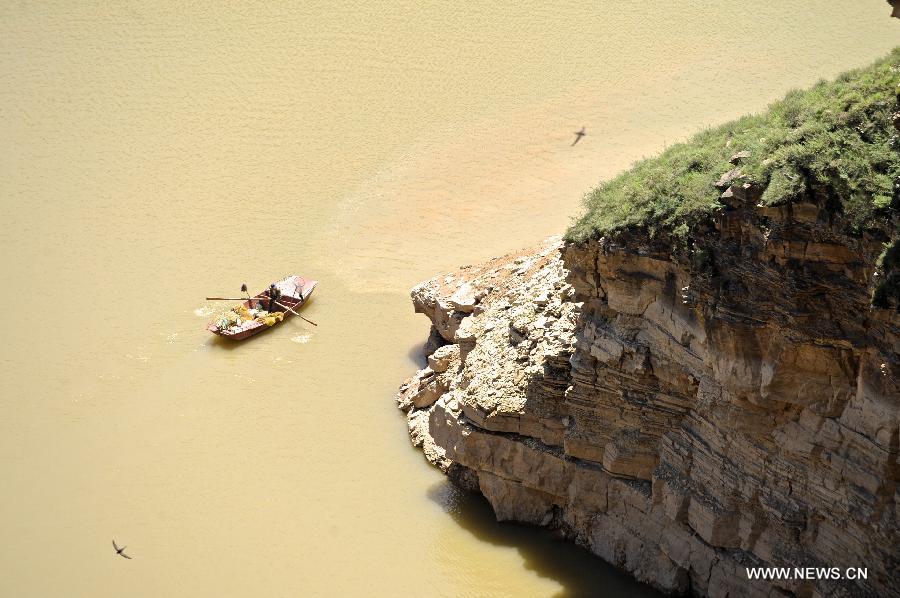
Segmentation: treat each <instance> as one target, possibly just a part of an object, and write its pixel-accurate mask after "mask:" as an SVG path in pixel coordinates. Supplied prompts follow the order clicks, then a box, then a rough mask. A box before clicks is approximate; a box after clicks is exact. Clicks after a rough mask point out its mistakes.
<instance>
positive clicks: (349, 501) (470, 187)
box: [0, 0, 900, 598]
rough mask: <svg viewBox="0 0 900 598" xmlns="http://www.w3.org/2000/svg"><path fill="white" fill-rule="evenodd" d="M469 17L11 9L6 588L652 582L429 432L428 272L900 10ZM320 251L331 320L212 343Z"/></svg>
mask: <svg viewBox="0 0 900 598" xmlns="http://www.w3.org/2000/svg"><path fill="white" fill-rule="evenodd" d="M185 4H190V6H185ZM226 6H228V7H230V8H225V7H226ZM462 6H463V5H457V3H447V2H441V3H431V2H428V3H413V2H396V3H390V4H388V3H382V2H367V3H359V4H357V5H356V6H354V7H353V8H350V7H344V8H341V7H336V6H334V3H331V2H323V3H304V4H303V5H302V6H301V5H295V6H294V7H293V8H288V7H287V6H286V3H280V2H276V3H258V4H249V3H241V4H240V5H238V4H234V3H229V4H222V3H205V2H200V3H183V2H172V3H147V2H143V3H133V4H127V5H126V4H123V3H114V5H112V6H106V3H102V4H101V3H97V4H96V5H93V3H89V2H80V3H73V2H59V3H52V2H50V3H33V2H14V1H12V0H7V1H5V2H3V3H2V5H0V143H2V146H0V149H2V152H0V202H2V204H0V208H2V212H0V244H2V245H0V250H2V255H0V260H2V261H0V279H2V281H3V291H4V296H5V301H4V305H5V308H4V309H3V319H4V323H3V338H2V346H0V368H2V371H0V374H2V375H0V480H2V496H0V537H2V538H3V541H2V543H0V595H2V596H15V597H31V596H34V597H51V596H75V597H81V596H84V597H88V596H90V597H98V596H99V597H105V596H120V595H125V596H130V597H131V598H143V597H160V596H172V597H181V596H185V597H187V596H191V597H196V596H220V597H224V596H336V595H356V596H362V595H372V596H401V595H410V596H549V595H563V596H565V595H573V596H574V595H606V596H631V595H640V594H639V592H641V591H643V590H642V588H641V586H637V585H636V584H634V583H633V582H630V581H629V580H628V579H627V578H625V577H624V576H622V575H620V574H618V573H616V572H614V571H613V570H612V569H611V568H610V567H608V566H606V565H604V564H603V563H601V562H600V561H598V560H596V559H593V558H592V557H590V556H589V555H587V553H585V552H584V551H581V550H580V549H576V548H574V547H571V546H570V545H569V544H566V543H562V542H559V541H557V540H554V539H553V538H551V537H550V536H549V535H547V534H544V533H541V532H539V531H537V530H532V529H529V528H524V527H519V526H512V525H498V524H496V523H494V522H493V517H492V515H491V513H490V511H489V509H488V508H487V506H486V505H485V503H483V502H482V501H480V500H479V499H476V498H473V497H471V496H466V495H461V494H460V493H458V492H456V491H455V490H454V489H453V488H452V487H451V486H449V485H448V484H447V483H446V482H445V480H444V479H443V477H442V476H441V475H440V474H439V473H438V472H437V471H435V470H433V469H431V468H430V467H429V466H428V465H427V464H426V463H425V462H424V459H423V458H422V457H421V455H420V454H419V453H418V452H416V451H415V450H413V449H412V448H410V446H409V442H408V440H407V436H406V430H405V422H404V418H403V417H402V414H400V413H399V412H398V411H397V410H396V409H395V407H394V403H393V400H392V395H393V393H394V391H395V389H396V387H397V385H398V384H399V383H400V382H401V381H402V380H403V379H404V378H405V377H406V376H408V375H409V374H410V373H411V372H412V371H413V370H414V369H415V368H416V363H415V360H416V353H415V348H416V347H417V345H418V344H419V343H420V342H421V341H422V340H423V339H424V338H425V336H426V335H427V331H428V326H427V322H426V320H425V319H424V318H423V317H422V316H416V315H414V314H413V313H412V309H411V306H410V302H409V298H408V294H407V293H408V289H409V288H410V287H411V286H413V285H414V284H415V283H417V282H419V281H420V280H422V279H424V278H427V277H430V276H432V275H433V274H436V273H439V272H441V271H444V270H448V269H450V268H453V267H455V266H457V265H460V264H463V263H470V262H474V261H479V260H484V259H487V258H490V257H492V256H495V255H499V254H501V253H503V252H505V251H508V250H513V249H517V248H520V247H522V246H526V245H531V244H534V243H536V242H537V241H539V240H540V239H542V238H544V237H546V236H548V235H552V234H556V233H560V232H562V231H563V230H564V228H565V227H566V225H567V223H568V222H569V219H570V217H572V216H573V215H575V214H576V213H577V211H578V207H579V201H580V198H581V196H582V194H584V193H585V192H586V191H588V190H589V189H590V188H591V187H592V186H593V185H595V184H596V183H598V182H599V181H600V180H601V179H603V178H605V177H608V176H610V175H612V174H614V173H615V172H617V171H619V170H621V169H623V168H625V167H627V166H628V164H630V163H631V162H633V161H634V160H635V159H638V158H640V157H641V156H645V155H650V154H652V153H654V152H656V151H658V150H659V149H661V148H663V147H664V146H665V145H666V144H671V143H673V142H675V141H677V140H680V139H683V138H684V137H685V136H686V135H687V134H688V133H690V132H691V131H694V130H696V129H697V128H699V127H703V126H705V125H711V124H716V123H719V122H721V121H723V120H726V119H729V118H732V117H736V116H738V115H740V114H742V113H745V112H748V111H755V110H759V109H762V108H764V107H765V105H766V104H767V103H768V102H770V101H772V100H774V99H776V98H777V97H778V96H780V95H781V94H782V93H784V92H785V91H787V90H788V89H790V88H791V87H797V86H805V85H809V84H811V83H813V82H814V81H816V80H817V79H819V78H822V77H831V76H834V75H835V74H837V73H838V72H840V71H842V70H844V69H847V68H849V67H854V66H861V65H864V64H866V63H868V62H869V61H871V60H873V59H875V58H877V57H878V56H880V55H883V54H884V53H886V52H887V51H888V50H889V49H890V48H891V47H892V46H893V45H895V44H896V43H898V41H900V35H898V34H900V26H898V22H897V21H894V20H891V19H889V18H888V13H889V7H888V6H887V5H886V3H885V2H884V1H883V0H853V1H838V0H833V1H829V2H827V3H823V2H821V1H817V0H808V1H801V0H779V1H778V2H740V1H736V0H734V1H732V0H707V1H696V0H672V1H669V2H633V1H624V0H622V1H600V2H594V3H592V4H591V5H590V6H589V7H585V6H582V7H578V6H576V5H574V4H558V3H556V2H545V1H541V2H536V1H526V2H517V3H503V4H502V5H501V4H500V3H491V5H490V6H487V5H481V6H474V5H473V6H468V7H467V8H465V9H463V8H462ZM581 126H585V127H586V128H587V132H588V135H587V137H585V138H584V139H583V140H582V141H581V142H580V143H579V144H578V145H576V146H574V147H571V146H570V144H571V141H572V139H573V136H572V132H573V131H575V130H577V129H579V128H580V127H581ZM294 272H296V273H300V274H303V275H305V276H308V277H314V278H317V279H319V280H320V281H321V284H320V286H319V288H318V289H317V291H316V294H315V296H314V300H313V301H312V302H310V304H309V305H308V306H307V307H306V311H305V315H306V316H307V317H309V318H310V319H312V320H314V321H316V322H317V323H318V327H313V326H310V325H308V324H305V323H303V322H301V321H299V320H298V319H293V320H290V321H289V322H288V323H286V324H284V325H282V326H280V327H277V328H276V329H274V330H272V331H269V332H267V333H265V334H264V335H261V336H260V337H256V338H254V339H251V340H249V341H246V342H244V343H241V344H231V343H226V342H221V341H220V340H219V339H217V338H213V337H212V336H211V335H210V334H209V333H208V332H206V330H205V325H206V323H207V321H208V320H209V319H211V317H212V314H214V313H215V312H217V311H218V310H219V309H221V308H222V307H223V306H222V305H221V304H214V303H209V302H206V301H205V300H204V297H205V296H206V295H229V294H234V293H236V292H237V289H238V288H239V287H240V285H241V283H243V282H246V283H248V284H249V285H250V288H251V289H259V288H262V287H263V286H265V285H267V284H268V283H269V282H271V281H272V280H276V279H278V278H281V277H283V276H284V275H286V274H288V273H294ZM112 538H115V539H116V540H117V542H118V543H119V544H120V545H122V544H125V545H127V546H128V550H127V552H129V553H130V554H131V555H132V556H133V557H134V558H133V560H131V561H125V560H123V559H120V558H117V557H115V555H114V554H113V551H112V546H111V543H110V540H111V539H112Z"/></svg>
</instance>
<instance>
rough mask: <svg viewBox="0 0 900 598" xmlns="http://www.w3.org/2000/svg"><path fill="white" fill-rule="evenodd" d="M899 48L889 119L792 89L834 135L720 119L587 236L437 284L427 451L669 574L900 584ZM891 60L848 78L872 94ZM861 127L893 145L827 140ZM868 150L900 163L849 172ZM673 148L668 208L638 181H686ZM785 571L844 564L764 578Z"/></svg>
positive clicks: (594, 222) (412, 383) (426, 305)
mask: <svg viewBox="0 0 900 598" xmlns="http://www.w3.org/2000/svg"><path fill="white" fill-rule="evenodd" d="M898 62H900V53H898V52H895V53H894V54H893V55H892V56H891V57H889V59H888V60H886V61H882V62H881V63H879V64H878V65H875V66H874V67H873V69H881V70H880V75H879V77H880V79H878V78H877V77H876V79H878V80H879V81H882V80H887V81H892V83H891V84H890V86H889V87H888V88H887V91H886V92H885V94H886V95H883V96H877V97H874V99H873V97H872V95H871V94H869V95H868V96H867V97H865V98H863V97H862V96H860V100H859V101H860V102H861V103H860V104H858V105H856V108H860V109H861V110H863V111H864V112H865V114H867V115H868V116H870V117H871V118H870V119H869V120H859V118H857V117H858V114H857V113H856V112H854V110H855V108H854V105H850V104H848V105H846V106H844V110H843V114H844V115H843V116H841V115H840V114H838V115H834V114H832V113H830V112H828V111H829V110H830V109H829V108H821V107H820V108H821V110H822V111H824V112H823V113H821V114H820V116H821V117H822V118H823V120H822V122H825V123H826V125H824V126H823V127H818V126H814V125H815V123H810V121H809V118H812V117H809V116H807V117H805V118H799V116H798V115H797V114H793V112H792V111H793V108H791V107H790V106H788V109H787V111H786V112H783V114H785V115H787V117H788V118H792V119H795V124H796V127H795V128H796V129H803V130H804V131H805V133H803V134H801V135H800V137H799V139H798V138H797V137H796V136H795V137H791V135H792V133H791V132H790V131H788V132H786V133H784V135H785V139H789V140H790V141H791V144H800V145H803V144H804V143H813V146H812V147H810V148H805V147H802V148H796V147H793V148H792V149H791V150H789V151H788V150H785V151H783V152H781V153H779V152H780V151H781V149H783V148H782V147H780V146H779V147H775V148H773V147H771V146H768V145H767V143H769V142H768V141H766V140H763V141H762V142H760V143H757V144H755V145H754V144H753V143H751V142H750V140H751V138H752V137H753V135H754V133H753V132H752V127H753V126H757V125H760V124H763V125H765V126H767V127H768V126H769V125H771V122H769V121H765V120H764V121H753V122H749V123H748V122H747V121H743V122H744V125H742V127H743V128H740V130H736V129H734V128H732V130H731V132H730V133H729V134H723V135H719V134H718V132H716V131H714V132H712V133H709V132H708V133H704V136H702V137H701V138H700V139H699V142H698V141H697V140H694V141H692V142H691V143H689V144H686V145H684V146H682V147H678V148H675V149H674V150H673V153H672V154H669V155H668V156H666V154H664V155H663V156H662V157H661V158H660V159H659V160H658V161H656V162H652V163H649V164H643V165H638V167H637V169H636V171H632V172H630V173H626V174H625V175H623V177H624V178H622V179H617V180H614V181H613V182H612V183H611V184H608V185H607V186H605V187H601V189H600V190H598V192H599V193H600V195H599V196H596V197H594V198H592V199H589V201H588V212H587V213H586V215H585V218H584V219H582V221H581V222H580V223H579V224H578V225H576V227H574V228H573V231H570V233H569V235H568V237H567V240H565V241H563V240H562V239H558V238H557V239H550V240H547V241H545V242H544V243H543V244H541V245H540V246H539V247H537V248H533V249H530V250H527V251H524V252H521V253H519V254H514V255H510V256H506V257H504V258H498V259H495V260H492V261H490V262H488V263H486V264H484V265H480V266H470V267H466V268H461V269H460V270H458V271H456V272H453V273H451V274H447V275H443V276H438V277H435V278H433V279H431V280H429V281H427V282H425V283H423V284H421V285H419V286H417V287H416V288H415V289H413V291H412V298H413V302H414V305H415V309H416V311H417V312H421V313H424V314H426V315H427V316H428V317H429V318H430V320H431V323H432V335H431V339H430V341H429V343H428V346H427V349H426V352H427V353H428V355H429V357H428V366H427V367H426V368H424V369H423V370H420V371H419V372H417V373H416V374H415V375H414V376H413V377H412V378H411V379H410V380H408V381H407V382H406V383H405V384H404V385H403V386H402V387H401V390H400V393H399V394H398V403H399V406H400V407H401V408H402V409H403V410H404V411H405V412H406V413H407V416H408V422H409V430H410V436H411V438H412V440H413V442H414V444H416V445H417V446H420V447H422V449H423V451H424V453H425V455H426V457H427V458H428V459H429V460H430V461H431V462H432V463H434V464H435V465H436V466H438V467H439V468H441V469H442V470H443V471H445V472H446V473H447V474H448V475H449V476H450V477H451V478H452V479H453V480H455V481H456V482H457V483H458V484H460V485H462V486H464V487H466V488H469V489H472V490H475V491H478V492H481V493H482V494H484V496H485V497H486V498H487V499H488V501H490V503H491V505H492V506H493V509H494V511H495V513H496V515H497V518H498V519H500V520H516V521H523V522H528V523H533V524H536V525H543V526H548V527H551V528H554V529H557V530H559V531H560V533H562V534H564V535H565V536H567V537H569V538H572V539H573V540H574V541H576V542H578V543H579V544H581V545H583V546H585V547H587V548H588V549H589V550H591V551H592V552H594V553H595V554H597V555H599V556H600V557H602V558H603V559H605V560H606V561H608V562H610V563H613V564H615V565H617V566H619V567H621V568H623V569H625V570H627V571H629V572H631V573H632V574H633V575H634V576H635V577H636V578H638V579H639V580H642V581H644V582H646V583H649V584H652V585H654V586H655V587H657V588H659V589H661V590H663V591H665V592H669V593H673V594H696V595H709V596H732V597H734V596H784V595H789V596H790V595H795V596H819V595H821V596H900V580H898V577H897V575H898V573H897V572H898V571H900V548H898V547H900V486H898V481H900V310H898V306H900V298H898V291H897V289H898V286H900V284H898V272H897V264H898V262H900V259H898V256H897V254H898V253H900V251H898V250H897V239H898V226H897V225H898V221H900V184H898V183H897V182H893V185H894V186H893V189H891V187H890V185H891V182H892V181H897V178H896V177H897V173H898V171H897V168H898V165H900V162H897V161H896V158H897V148H898V145H897V144H898V141H897V131H898V130H900V118H898V117H897V116H896V114H895V113H896V112H898V111H900V110H898V105H897V103H896V99H895V97H894V94H895V89H894V86H895V85H896V79H893V80H891V77H893V76H894V75H896V72H897V66H896V65H897V63H898ZM871 70H872V69H870V71H871ZM866 73H869V71H863V72H860V73H855V74H852V75H850V76H845V77H844V78H842V79H841V80H839V83H841V84H846V85H848V86H849V87H847V88H846V89H850V90H851V91H852V92H853V93H852V95H854V97H855V96H856V95H859V94H856V92H858V91H859V87H858V86H857V83H858V82H859V81H860V80H862V79H865V77H866V76H867V75H866ZM885 73H886V74H887V75H888V76H887V77H885V76H882V75H884V74H885ZM874 80H875V79H872V78H870V79H869V81H870V82H871V81H874ZM823 85H824V84H823ZM835 85H837V84H835ZM846 89H845V91H846ZM819 93H821V94H822V97H829V98H833V97H837V98H843V97H844V96H842V95H841V93H843V92H840V91H839V90H838V91H835V90H834V89H831V90H828V89H820V90H819ZM886 97H889V98H890V102H891V103H890V104H888V103H887V101H888V100H886V99H885V98H886ZM807 99H808V98H807ZM844 99H846V98H844ZM792 101H793V100H792ZM841 101H844V100H843V99H841ZM807 103H808V102H807ZM780 109H781V108H779V109H776V112H777V110H780ZM892 114H894V116H892ZM873 123H874V124H873ZM870 125H871V126H872V127H875V128H874V129H873V128H868V127H869V126H870ZM895 126H896V127H897V129H896V130H894V129H893V127H895ZM804 127H806V128H805V129H804ZM843 127H847V128H849V129H852V131H851V132H848V131H845V130H844V129H843ZM879 127H880V128H879ZM724 130H725V131H726V133H727V132H728V130H727V129H724ZM748 130H751V133H748V132H747V131H748ZM853 131H855V132H853ZM795 133H796V131H795ZM845 134H846V135H851V134H852V135H855V136H856V137H855V138H854V140H853V143H857V141H859V143H863V144H869V145H872V146H873V147H872V148H868V147H867V146H866V147H863V149H861V150H859V149H858V148H857V149H854V148H855V147H856V146H853V147H852V148H850V149H847V148H846V147H845V148H844V150H840V148H839V150H838V151H836V153H835V154H834V155H831V154H829V153H828V152H829V151H830V150H829V149H828V148H820V147H819V146H818V145H816V144H819V143H820V142H822V140H823V139H825V140H826V141H827V140H828V139H843V138H844V135H845ZM804 135H805V136H804ZM757 141H758V139H757ZM719 145H721V147H719ZM882 145H884V146H885V147H882ZM748 146H750V147H751V149H749V150H747V149H745V147H748ZM709 147H714V151H712V150H709ZM860 147H862V146H860ZM869 149H871V150H872V152H873V153H872V154H871V156H869V158H871V159H869V158H867V157H865V156H859V155H850V154H849V153H852V152H855V151H857V150H858V151H863V150H865V151H868V150H869ZM807 150H808V151H807ZM882 150H884V151H882ZM711 151H712V153H710V152H711ZM704 152H705V153H704ZM716 152H718V153H716ZM760 152H762V155H759V153H760ZM805 152H806V153H805ZM811 152H817V155H816V156H812V155H811ZM848 152H849V153H848ZM692 153H694V154H698V155H701V157H700V158H698V159H697V160H695V161H694V162H691V155H692ZM722 156H726V158H725V160H724V163H723V160H722ZM823 156H824V158H822V157H823ZM835 156H836V157H835ZM872 156H874V157H872ZM884 156H887V158H885V157H884ZM820 158H822V159H823V160H824V161H820ZM841 159H843V160H844V163H843V164H835V163H834V160H841ZM685 160H686V162H685V163H684V164H686V166H684V164H682V163H683V162H684V161H685ZM862 163H866V164H869V165H870V167H871V168H872V169H873V170H871V172H869V173H868V174H866V173H862V174H861V175H860V176H869V175H871V176H872V177H877V178H878V180H877V181H875V182H874V183H873V182H872V181H869V183H870V184H867V185H868V186H867V185H857V184H856V183H855V182H854V181H852V180H846V179H845V180H838V179H839V177H840V173H842V172H844V170H843V169H844V168H845V167H846V166H847V165H848V164H857V165H858V164H862ZM691 164H693V166H691ZM664 166H665V167H675V168H676V171H675V174H673V176H672V177H669V178H668V179H667V180H668V183H669V185H671V186H672V188H673V191H672V192H671V193H670V195H669V196H668V197H669V198H674V199H673V201H671V202H669V203H663V204H662V205H661V206H656V207H654V206H650V208H649V209H647V206H646V205H644V204H645V203H646V202H644V203H641V202H642V199H641V197H640V193H641V192H642V191H636V190H635V189H634V185H636V184H637V183H638V182H642V183H644V184H646V185H647V187H649V188H651V189H654V190H655V191H654V193H660V192H664V189H663V188H662V187H660V186H659V184H658V182H657V181H654V180H652V178H653V177H655V176H658V173H659V172H661V169H662V168H663V167H664ZM682 166H684V169H683V170H677V169H678V168H681V167H682ZM642 168H643V169H644V170H643V174H641V172H642V171H641V169H642ZM635 172H637V173H638V175H637V176H639V177H643V179H639V178H635V177H636V175H635ZM679 177H680V178H679ZM831 177H838V178H836V179H834V180H833V179H832V178H831ZM885 177H887V178H888V183H887V184H888V187H887V189H886V190H885V189H883V187H884V185H885V183H884V178H885ZM773 186H774V188H773ZM604 189H605V190H604ZM641 189H644V187H641ZM661 189H662V191H661ZM688 193H694V194H695V195H696V197H688V196H687V195H686V194H688ZM629 194H630V195H629ZM848 194H849V195H848ZM655 197H656V195H653V197H651V200H655V199H654V198H655ZM710 197H712V199H710ZM623 198H624V199H623ZM618 200H622V201H625V202H626V203H627V202H628V201H632V202H634V203H635V204H640V206H641V208H640V209H637V208H635V209H633V210H628V209H623V210H622V211H621V212H618V213H617V214H612V215H611V214H609V213H607V212H604V209H605V208H610V206H611V208H610V209H617V210H619V209H621V208H622V206H621V205H619V204H615V205H613V203H614V201H618ZM685 206H688V207H689V208H690V209H687V208H685ZM641 209H643V210H644V212H640V210H641ZM636 213H637V214H638V215H637V216H636V215H635V214H636ZM769 566H772V567H791V568H794V567H800V568H807V567H824V568H832V567H835V568H838V569H839V571H840V573H841V575H842V576H843V577H845V578H844V579H800V578H798V577H797V576H796V575H792V576H791V578H790V579H779V580H759V579H750V578H749V575H748V572H747V568H751V567H769ZM857 567H858V568H865V569H866V578H865V579H847V578H846V575H844V573H845V571H847V570H848V569H851V568H857Z"/></svg>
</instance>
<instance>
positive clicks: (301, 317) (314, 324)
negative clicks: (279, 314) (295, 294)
mask: <svg viewBox="0 0 900 598" xmlns="http://www.w3.org/2000/svg"><path fill="white" fill-rule="evenodd" d="M275 305H277V306H279V307H283V308H285V309H286V310H288V311H289V312H291V313H292V314H294V315H295V316H297V317H298V318H300V319H301V320H303V321H305V322H309V323H310V324H312V325H313V326H318V324H316V323H315V322H313V321H312V320H307V319H306V318H304V317H303V316H301V315H300V314H298V313H297V312H295V311H294V310H293V309H291V308H290V307H288V306H287V305H285V304H284V303H278V302H277V301H276V302H275Z"/></svg>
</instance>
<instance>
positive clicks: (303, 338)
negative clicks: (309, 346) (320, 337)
mask: <svg viewBox="0 0 900 598" xmlns="http://www.w3.org/2000/svg"><path fill="white" fill-rule="evenodd" d="M311 338H312V335H311V334H298V335H297V336H292V337H291V340H292V341H293V342H295V343H301V344H304V343H308V342H309V339H311Z"/></svg>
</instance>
